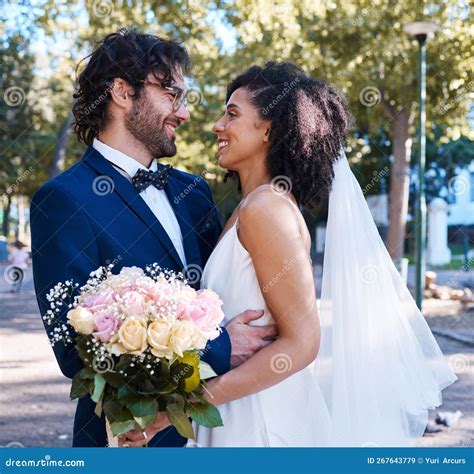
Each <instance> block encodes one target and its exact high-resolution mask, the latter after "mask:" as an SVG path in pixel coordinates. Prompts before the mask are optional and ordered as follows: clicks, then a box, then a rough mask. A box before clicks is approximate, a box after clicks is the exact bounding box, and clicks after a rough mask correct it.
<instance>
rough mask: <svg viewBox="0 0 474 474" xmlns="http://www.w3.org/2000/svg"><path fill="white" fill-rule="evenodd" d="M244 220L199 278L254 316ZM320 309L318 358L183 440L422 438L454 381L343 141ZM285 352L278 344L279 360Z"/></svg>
mask: <svg viewBox="0 0 474 474" xmlns="http://www.w3.org/2000/svg"><path fill="white" fill-rule="evenodd" d="M290 202H291V201H290ZM295 209H297V208H296V206H295ZM237 222H238V221H237ZM237 222H236V223H235V224H234V225H233V226H232V227H231V228H230V229H229V230H228V231H227V232H226V234H225V235H224V236H223V237H222V239H221V240H220V242H219V243H218V245H217V247H216V248H215V249H214V252H213V253H212V254H211V256H210V258H209V261H208V263H207V265H206V267H205V268H204V272H203V277H202V283H201V284H202V287H203V288H211V289H212V290H214V291H216V292H217V293H218V294H219V295H220V297H221V299H222V301H223V302H224V305H223V310H224V313H225V315H226V318H227V320H229V319H232V318H233V317H234V316H236V315H238V314H239V313H241V312H243V311H245V310H246V309H255V310H258V309H265V315H264V317H263V318H261V319H259V320H257V321H256V323H257V324H262V325H263V324H268V323H269V322H272V321H273V320H272V317H271V315H270V313H269V312H268V308H267V307H266V305H265V300H264V298H263V296H262V292H261V291H260V287H259V283H258V281H257V277H256V274H255V270H254V267H253V264H252V259H251V257H250V255H249V254H248V252H247V251H246V250H245V248H244V247H243V246H242V244H241V243H240V241H239V238H238V234H237V225H238V224H237ZM289 304H291V303H289ZM319 319H320V324H321V344H320V348H319V352H318V356H317V358H316V361H315V363H314V364H312V365H313V367H311V368H310V367H308V368H306V369H304V370H301V371H300V372H298V373H296V374H294V375H292V376H290V377H288V378H287V379H286V380H284V381H283V382H280V383H279V384H277V385H275V386H273V387H271V388H269V389H266V390H263V391H261V392H258V393H256V394H254V395H251V396H248V397H245V398H242V399H239V400H236V401H234V402H231V403H227V404H223V405H220V406H219V407H218V408H219V410H220V412H221V415H222V419H223V422H224V426H223V427H219V428H213V429H208V428H204V427H202V426H197V425H196V424H194V429H195V433H196V440H195V441H193V440H190V442H189V443H188V446H203V447H207V446H209V447H211V446H334V447H336V446H350V447H351V446H352V447H358V446H380V447H382V446H415V445H416V442H417V440H418V439H420V438H421V437H422V436H423V433H424V430H425V427H426V425H427V423H428V414H429V410H432V409H434V408H436V407H437V406H439V405H441V403H442V393H441V392H442V390H443V389H445V388H446V387H448V386H449V385H451V384H452V383H454V382H456V380H457V376H456V374H455V373H454V372H453V371H452V369H451V367H450V365H449V363H448V361H447V360H446V358H445V357H444V355H443V353H442V352H441V349H440V348H439V346H438V343H437V341H436V339H435V338H434V336H433V334H432V333H431V330H430V328H429V326H428V324H427V322H426V320H425V317H424V315H423V314H422V313H421V311H420V310H419V309H418V308H417V306H416V303H415V301H414V300H413V297H412V296H411V294H410V292H409V290H408V288H407V286H406V284H405V282H404V281H403V280H402V277H401V276H400V274H399V272H398V271H397V269H396V268H395V266H394V264H393V262H392V259H391V257H390V255H389V253H388V252H387V249H386V248H385V245H384V243H383V241H382V239H381V237H380V235H379V233H378V230H377V227H376V225H375V223H374V220H373V217H372V215H371V212H370V210H369V207H368V205H367V202H366V200H365V196H364V194H363V192H362V189H361V187H360V185H359V183H358V182H357V179H356V178H355V176H354V174H353V173H352V171H351V169H350V166H349V162H348V160H347V158H346V156H345V153H344V150H342V149H341V151H340V159H339V160H338V161H337V163H336V164H335V165H334V180H333V183H332V189H331V192H330V196H329V211H328V221H327V228H326V245H325V249H324V267H323V277H322V282H321V300H320V305H319ZM225 322H227V321H225ZM287 362H288V361H287V360H286V359H285V357H284V356H282V358H281V360H280V361H279V364H281V365H282V366H284V364H285V363H287ZM275 366H277V364H275ZM269 370H271V369H269ZM282 370H284V367H282Z"/></svg>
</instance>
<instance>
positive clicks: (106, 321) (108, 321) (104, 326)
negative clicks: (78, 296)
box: [92, 311, 120, 342]
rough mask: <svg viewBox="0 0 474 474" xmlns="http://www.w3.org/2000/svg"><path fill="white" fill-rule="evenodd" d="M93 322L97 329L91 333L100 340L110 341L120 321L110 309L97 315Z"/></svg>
mask: <svg viewBox="0 0 474 474" xmlns="http://www.w3.org/2000/svg"><path fill="white" fill-rule="evenodd" d="M94 322H95V327H96V329H97V331H96V332H93V333H92V335H93V336H94V337H95V338H96V339H97V340H99V341H102V342H109V341H110V339H111V338H112V336H113V334H114V333H115V331H117V328H118V327H119V323H120V321H119V320H118V319H117V318H116V317H115V316H114V314H113V313H112V312H110V311H109V312H104V313H101V314H99V315H97V316H96V317H95V320H94Z"/></svg>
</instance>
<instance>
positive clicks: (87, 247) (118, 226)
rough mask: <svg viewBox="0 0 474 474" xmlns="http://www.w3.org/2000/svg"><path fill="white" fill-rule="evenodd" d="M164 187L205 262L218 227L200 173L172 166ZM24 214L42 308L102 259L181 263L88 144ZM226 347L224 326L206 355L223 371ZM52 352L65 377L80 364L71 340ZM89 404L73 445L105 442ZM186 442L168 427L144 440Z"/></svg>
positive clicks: (190, 248) (198, 260) (189, 254)
mask: <svg viewBox="0 0 474 474" xmlns="http://www.w3.org/2000/svg"><path fill="white" fill-rule="evenodd" d="M158 166H159V167H160V166H162V165H160V164H158ZM165 192H166V194H167V196H168V199H169V201H170V203H171V205H172V207H173V210H174V212H175V215H176V218H177V220H178V223H179V225H180V228H181V232H182V235H183V244H184V251H185V254H186V259H187V264H188V266H189V265H198V266H199V267H201V268H203V267H204V265H205V263H206V261H207V259H208V257H209V255H210V253H211V252H212V250H213V248H214V247H215V244H216V242H217V239H218V237H219V235H220V233H221V230H222V226H221V223H220V219H219V214H218V211H217V209H216V206H215V204H214V202H213V200H212V196H211V193H210V190H209V187H208V186H207V184H206V183H205V182H204V181H203V180H202V179H200V178H199V177H198V176H194V175H191V174H189V173H184V172H182V171H179V170H177V169H173V170H172V172H171V175H170V177H169V179H168V183H167V185H166V187H165ZM30 220H31V237H32V254H33V275H34V283H35V289H36V295H37V299H38V305H39V308H40V312H41V314H42V315H44V314H45V312H46V311H47V310H48V309H49V304H48V301H47V300H46V294H47V292H48V291H49V290H50V289H51V288H52V287H53V286H54V285H55V284H56V283H57V282H59V281H65V280H69V279H73V280H74V281H75V282H78V283H79V284H80V285H81V286H82V285H83V284H84V283H85V282H86V280H87V279H88V277H89V274H90V272H91V271H92V270H95V269H96V268H97V267H99V266H101V265H108V264H110V263H114V265H115V266H114V270H113V271H114V273H115V272H118V271H119V270H120V269H121V268H122V267H125V266H128V267H129V266H137V267H141V268H145V266H146V265H147V264H150V263H154V262H156V263H158V264H159V265H160V266H161V267H162V268H167V269H170V270H173V271H175V272H179V271H182V270H183V263H182V262H181V260H180V258H179V255H178V253H177V252H176V249H175V248H174V246H173V244H172V242H171V240H170V238H169V237H168V235H167V233H166V232H165V230H164V228H163V227H162V225H161V224H160V222H159V221H158V219H157V218H156V217H155V215H154V214H153V212H152V211H151V210H150V208H149V207H148V206H147V204H146V203H145V201H144V200H143V199H142V197H141V196H140V195H139V193H138V192H137V191H136V190H135V188H134V187H133V185H132V184H131V183H130V182H129V181H128V180H127V179H126V178H124V177H123V176H122V175H121V174H120V173H119V172H117V171H116V170H115V168H114V167H113V166H112V165H111V164H110V162H108V161H107V160H106V159H105V158H104V157H103V156H102V155H101V154H100V153H99V152H98V151H97V150H95V149H94V148H93V147H91V146H90V147H88V148H87V151H86V153H85V154H84V157H83V158H82V160H81V161H80V162H79V163H77V164H75V165H74V166H72V167H71V168H69V169H67V170H66V171H64V172H63V173H61V174H60V175H58V176H56V177H55V178H53V179H51V180H50V181H48V182H47V183H46V184H44V185H43V186H41V187H40V188H39V189H38V190H37V191H36V193H35V195H34V196H33V200H32V204H31V219H30ZM198 285H199V282H197V283H196V284H195V286H196V287H197V286H198ZM65 313H66V312H64V314H63V315H62V316H63V319H64V320H66V314H65ZM46 330H47V331H50V330H51V328H48V327H46ZM230 350H231V347H230V340H229V337H228V334H227V332H226V331H225V329H224V330H223V332H222V334H221V335H220V336H219V337H218V338H217V339H215V340H214V341H212V342H210V343H209V345H208V348H207V350H206V351H205V354H206V355H205V357H204V358H205V360H206V361H207V362H208V363H210V364H211V366H212V367H213V368H214V370H215V371H216V372H217V373H218V374H222V373H224V372H227V371H228V370H230ZM54 353H55V355H56V359H57V361H58V363H59V367H60V368H61V371H62V372H63V374H64V375H65V376H66V377H69V378H72V377H74V375H75V374H76V373H77V372H78V371H79V370H80V369H81V368H82V362H81V360H80V359H79V357H78V355H77V353H76V351H75V349H74V348H73V347H71V346H69V347H65V346H64V345H63V344H61V343H59V344H55V346H54ZM94 407H95V404H94V403H93V402H92V401H91V399H90V398H89V397H84V398H81V399H79V400H78V405H77V410H76V416H75V420H74V438H73V446H84V447H87V446H98V447H99V446H105V445H106V432H105V422H104V417H103V416H102V418H99V417H97V416H96V415H95V413H94ZM185 442H186V440H185V438H182V437H181V436H180V435H179V434H178V433H177V431H176V430H175V429H174V428H168V429H166V430H164V431H162V432H160V433H158V434H157V435H156V436H155V437H154V438H153V439H152V440H151V441H150V442H149V446H153V447H172V446H183V445H184V444H185Z"/></svg>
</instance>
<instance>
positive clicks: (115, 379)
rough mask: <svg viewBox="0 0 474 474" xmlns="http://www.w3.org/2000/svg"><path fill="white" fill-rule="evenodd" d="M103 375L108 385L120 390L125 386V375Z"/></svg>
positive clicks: (109, 373)
mask: <svg viewBox="0 0 474 474" xmlns="http://www.w3.org/2000/svg"><path fill="white" fill-rule="evenodd" d="M102 375H103V376H104V379H105V380H106V381H107V383H108V384H109V385H112V387H115V388H119V387H122V386H123V385H125V381H124V377H123V375H121V374H118V373H117V372H104V373H103V374H102Z"/></svg>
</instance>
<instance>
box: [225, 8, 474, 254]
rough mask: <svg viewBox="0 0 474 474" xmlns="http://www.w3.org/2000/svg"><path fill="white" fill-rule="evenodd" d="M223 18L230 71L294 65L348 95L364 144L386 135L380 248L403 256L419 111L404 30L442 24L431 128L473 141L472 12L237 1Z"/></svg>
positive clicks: (434, 62)
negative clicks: (228, 28)
mask: <svg viewBox="0 0 474 474" xmlns="http://www.w3.org/2000/svg"><path fill="white" fill-rule="evenodd" d="M227 18H228V21H229V23H230V24H231V25H232V26H233V27H234V28H235V31H236V34H237V42H238V46H239V47H238V48H237V49H236V51H235V52H233V54H234V64H235V65H236V66H237V68H239V69H241V68H243V67H245V66H246V65H248V64H250V63H252V62H260V63H261V62H263V61H264V60H265V59H277V60H281V59H288V60H292V61H295V62H297V63H298V64H300V65H301V66H303V67H304V68H305V69H306V70H307V71H308V72H309V73H310V74H312V75H314V76H317V77H321V78H323V79H324V80H326V81H328V82H331V83H334V84H335V85H336V86H338V87H339V88H340V89H341V90H342V91H343V92H344V93H345V94H346V95H347V97H348V99H349V102H350V105H351V108H352V110H353V114H354V116H355V119H356V127H355V128H356V130H357V129H358V130H360V131H361V132H362V133H366V134H368V135H369V136H372V135H373V134H378V133H381V131H383V132H384V133H386V134H387V135H388V136H389V137H390V140H391V143H392V150H391V151H392V157H391V160H392V166H391V174H390V196H389V201H390V209H389V214H390V226H389V232H388V241H387V246H388V249H389V252H390V254H391V256H392V258H394V259H398V258H400V257H402V256H403V240H404V235H405V225H406V219H407V212H408V196H409V165H410V158H411V145H412V142H413V137H414V135H415V131H416V128H415V126H414V124H415V119H416V116H417V112H418V104H417V90H418V86H417V61H418V56H417V53H418V49H417V45H416V43H415V42H414V41H412V40H411V39H410V38H409V37H408V36H407V35H406V34H404V33H403V31H402V26H403V24H405V23H408V22H411V21H415V20H421V19H429V20H431V21H437V22H439V24H440V25H442V27H443V30H442V32H440V33H438V34H437V35H436V36H435V38H433V39H431V40H430V41H429V43H428V71H427V76H428V78H427V79H428V81H427V104H428V117H427V118H428V122H427V125H428V130H431V126H432V125H433V123H434V122H442V123H443V124H445V125H446V133H447V136H446V137H445V138H448V139H449V138H454V139H457V138H459V137H460V136H461V134H464V135H466V136H468V137H469V136H470V137H472V131H471V130H470V129H469V127H468V124H467V114H468V107H469V104H470V96H471V95H472V89H473V86H472V81H470V78H469V73H468V71H470V70H472V65H473V61H472V50H473V42H472V32H471V30H472V26H469V22H468V18H469V6H468V5H467V4H463V3H462V2H461V3H460V2H458V1H455V0H449V1H448V0H437V1H430V2H428V3H424V4H416V3H415V4H414V3H413V2H408V1H406V0H405V1H393V0H390V1H388V2H387V1H385V2H382V1H381V0H374V1H366V0H358V1H357V2H354V1H347V0H344V1H342V0H334V1H331V2H311V1H309V0H307V1H293V0H286V1H280V2H277V3H276V5H274V4H273V2H270V1H269V0H256V1H248V0H236V1H235V2H234V3H233V4H232V5H228V8H227ZM257 58H259V59H257ZM431 136H432V134H431ZM353 142H354V141H353ZM379 151H380V156H383V151H382V150H379Z"/></svg>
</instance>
